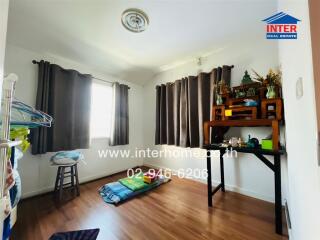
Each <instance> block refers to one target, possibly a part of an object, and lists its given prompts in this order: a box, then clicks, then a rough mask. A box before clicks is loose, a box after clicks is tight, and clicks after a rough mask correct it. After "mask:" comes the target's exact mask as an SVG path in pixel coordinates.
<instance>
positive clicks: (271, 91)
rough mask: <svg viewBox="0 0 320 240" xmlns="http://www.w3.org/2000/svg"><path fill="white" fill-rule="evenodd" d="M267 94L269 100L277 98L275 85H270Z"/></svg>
mask: <svg viewBox="0 0 320 240" xmlns="http://www.w3.org/2000/svg"><path fill="white" fill-rule="evenodd" d="M267 89H268V91H267V94H266V97H267V98H268V99H272V98H275V97H276V91H275V86H274V85H269V86H267Z"/></svg>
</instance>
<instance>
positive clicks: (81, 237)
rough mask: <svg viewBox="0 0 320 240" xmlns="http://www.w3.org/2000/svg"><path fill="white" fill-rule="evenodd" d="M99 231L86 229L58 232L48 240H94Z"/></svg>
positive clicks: (97, 229)
mask: <svg viewBox="0 0 320 240" xmlns="http://www.w3.org/2000/svg"><path fill="white" fill-rule="evenodd" d="M99 231H100V229H99V228H96V229H87V230H79V231H72V232H58V233H55V234H53V235H52V236H51V237H50V238H49V240H96V239H97V237H98V234H99Z"/></svg>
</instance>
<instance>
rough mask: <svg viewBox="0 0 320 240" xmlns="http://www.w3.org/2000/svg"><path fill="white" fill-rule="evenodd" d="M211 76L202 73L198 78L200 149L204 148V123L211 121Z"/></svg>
mask: <svg viewBox="0 0 320 240" xmlns="http://www.w3.org/2000/svg"><path fill="white" fill-rule="evenodd" d="M210 76H211V74H210V73H200V74H199V76H198V111H199V113H198V115H199V122H198V124H199V143H198V146H199V147H202V146H203V143H204V136H203V123H204V122H206V121H210V112H211V108H212V107H211V105H212V104H211V102H210V99H211V92H210V87H211V84H210V81H211V78H210Z"/></svg>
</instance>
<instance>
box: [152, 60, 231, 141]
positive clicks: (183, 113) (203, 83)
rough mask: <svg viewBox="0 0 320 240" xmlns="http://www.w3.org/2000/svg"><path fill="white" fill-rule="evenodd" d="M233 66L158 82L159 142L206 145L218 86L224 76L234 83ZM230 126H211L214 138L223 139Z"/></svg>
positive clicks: (225, 79) (213, 139) (224, 79)
mask: <svg viewBox="0 0 320 240" xmlns="http://www.w3.org/2000/svg"><path fill="white" fill-rule="evenodd" d="M231 69H232V67H231V66H227V65H224V66H223V67H217V68H214V69H213V70H212V71H211V72H210V73H200V74H199V75H198V76H189V77H187V78H182V79H181V80H176V81H175V82H174V83H167V84H162V85H160V86H156V131H155V144H168V145H173V144H174V145H176V146H180V147H202V146H203V144H204V134H203V124H204V122H206V121H209V120H210V118H211V112H212V106H213V105H215V100H216V86H217V84H218V83H219V82H220V81H221V80H223V81H225V82H226V83H227V84H230V80H231ZM227 130H228V128H223V127H215V128H212V129H211V142H221V141H222V140H223V135H224V134H225V132H226V131H227Z"/></svg>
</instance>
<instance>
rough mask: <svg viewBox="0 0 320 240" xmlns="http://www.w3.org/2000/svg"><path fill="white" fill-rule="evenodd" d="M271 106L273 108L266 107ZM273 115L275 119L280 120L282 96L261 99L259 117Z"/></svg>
mask: <svg viewBox="0 0 320 240" xmlns="http://www.w3.org/2000/svg"><path fill="white" fill-rule="evenodd" d="M269 107H273V109H268V108H269ZM270 116H271V117H273V118H274V119H276V120H279V121H280V120H282V98H271V99H262V100H261V118H265V119H267V118H269V117H270Z"/></svg>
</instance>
